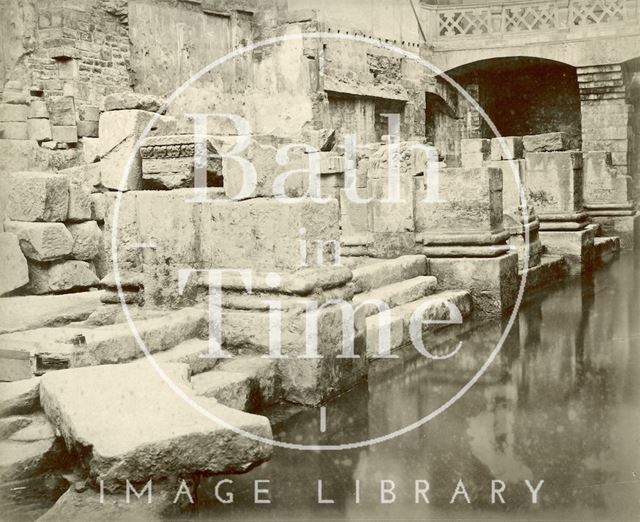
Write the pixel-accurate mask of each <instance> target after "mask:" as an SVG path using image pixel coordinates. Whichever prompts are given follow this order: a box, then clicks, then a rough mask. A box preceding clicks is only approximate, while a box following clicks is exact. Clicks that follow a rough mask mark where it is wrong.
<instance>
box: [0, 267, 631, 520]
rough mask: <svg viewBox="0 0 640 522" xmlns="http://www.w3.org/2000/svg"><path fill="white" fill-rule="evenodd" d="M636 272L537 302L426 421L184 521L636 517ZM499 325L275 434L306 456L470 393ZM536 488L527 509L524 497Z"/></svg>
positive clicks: (289, 453) (284, 469)
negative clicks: (303, 447)
mask: <svg viewBox="0 0 640 522" xmlns="http://www.w3.org/2000/svg"><path fill="white" fill-rule="evenodd" d="M639 269H640V256H638V255H636V256H635V257H634V256H631V255H625V256H622V257H621V258H620V259H619V260H617V261H615V262H614V263H613V264H611V265H610V266H608V267H606V268H603V269H602V270H600V271H599V272H597V273H596V274H595V275H594V277H593V278H592V279H584V280H580V279H578V280H574V281H572V282H570V283H568V284H566V285H563V286H562V287H560V288H557V289H553V290H548V291H545V292H540V295H539V296H538V297H534V298H531V299H529V300H528V302H527V303H526V304H525V305H524V306H522V307H521V309H520V310H519V312H518V314H517V317H516V320H515V322H514V324H513V327H512V328H511V330H510V332H509V334H508V336H507V337H506V340H505V342H504V345H503V347H502V349H501V350H500V351H499V353H498V354H497V357H496V358H495V360H494V361H493V362H492V364H491V365H490V366H489V367H488V369H487V371H486V372H485V373H484V374H483V375H482V377H481V378H480V379H479V380H478V381H477V382H476V383H475V384H474V385H473V386H472V387H471V388H470V389H469V390H468V391H467V392H466V393H465V394H464V395H463V396H462V397H461V398H460V399H459V400H457V401H456V402H455V403H453V404H452V405H451V406H450V407H448V408H447V409H446V410H444V411H443V412H442V413H440V414H439V415H437V416H436V417H434V418H433V419H432V420H430V421H429V422H427V423H426V424H424V425H422V426H420V427H417V428H416V429H413V430H411V431H409V432H408V433H405V434H404V435H402V436H398V437H395V438H392V439H391V440H387V441H385V442H380V443H378V444H375V445H372V446H363V447H359V448H355V449H345V450H342V451H330V452H327V451H322V452H320V451H296V450H292V449H282V448H276V450H275V452H274V455H273V458H272V459H271V461H269V462H267V463H265V464H263V465H261V466H259V467H257V468H255V469H253V470H252V471H250V472H248V473H246V474H244V475H235V476H229V477H210V478H207V479H205V480H203V481H202V482H201V484H200V487H199V489H198V502H197V508H196V510H195V512H194V513H191V514H190V515H187V516H188V517H189V518H194V517H195V518H196V519H198V520H236V521H241V520H242V521H245V520H278V521H282V520H300V519H318V520H352V521H356V520H442V521H444V520H446V521H450V520H545V521H551V520H562V521H563V522H568V521H572V520H580V521H587V520H616V521H623V520H629V521H631V520H633V521H637V520H640V314H639V313H638V312H639V311H640V271H639ZM505 323H506V321H504V322H502V323H500V322H497V323H486V324H480V325H475V326H476V328H474V329H471V330H469V331H467V332H466V333H464V334H462V335H460V336H459V337H454V336H452V338H451V339H450V340H449V341H447V342H445V343H444V344H443V345H442V346H440V347H439V348H438V350H439V353H444V352H446V351H447V350H450V349H452V348H453V347H455V346H456V345H457V343H458V342H460V341H462V343H463V344H462V347H461V348H460V351H459V352H458V353H457V354H456V355H455V356H454V357H452V358H450V359H446V360H438V361H435V360H432V359H426V358H424V357H422V356H419V355H418V354H417V352H416V351H415V350H414V349H413V348H411V347H408V348H407V349H405V350H403V351H402V353H401V354H400V355H401V357H399V358H398V359H395V360H387V361H380V362H378V363H375V364H373V365H372V367H371V369H370V375H369V379H368V381H367V382H366V383H363V384H361V385H360V386H358V387H357V388H355V389H353V390H351V391H350V392H348V393H346V394H344V395H342V396H341V397H338V398H336V399H335V400H333V401H332V402H330V403H328V404H326V405H325V407H326V410H325V415H326V423H325V426H324V428H325V429H324V431H322V429H321V428H323V426H322V425H321V413H320V410H319V409H300V408H298V409H297V410H295V411H294V413H293V414H289V415H284V416H283V420H281V421H278V422H277V423H275V425H274V434H275V436H276V438H277V439H278V440H281V441H287V442H295V443H297V444H344V443H353V442H358V441H362V440H365V439H371V438H376V437H380V436H384V435H386V434H388V433H391V432H393V431H396V430H399V429H402V428H404V427H405V426H408V425H410V424H412V423H414V422H416V421H417V420H419V419H421V418H423V417H424V416H426V415H429V414H430V413H432V412H434V411H435V410H437V409H438V408H440V407H441V406H442V405H443V404H445V403H446V402H447V401H449V400H450V399H451V397H453V396H454V395H455V394H456V393H458V391H459V390H460V389H461V388H463V387H464V386H465V385H466V383H468V382H469V380H470V379H471V378H472V377H473V376H474V375H475V374H476V373H477V371H478V369H479V368H480V367H481V366H482V365H483V364H484V363H485V361H486V360H487V357H488V355H489V354H490V353H491V352H492V351H493V350H494V349H495V346H496V342H497V341H498V339H499V338H500V337H501V335H502V333H503V329H504V327H505ZM285 413H287V412H285ZM289 413H291V412H289ZM267 481H268V482H267ZM319 481H322V497H321V499H322V500H323V502H322V503H321V502H319V492H318V483H319ZM492 481H500V482H492ZM527 481H528V482H527ZM540 481H544V482H542V484H541V485H540V488H539V490H538V493H537V498H536V502H534V501H533V497H532V492H531V488H533V489H535V488H536V486H538V485H539V484H540ZM427 484H428V486H427ZM54 486H55V485H54ZM216 486H218V496H217V497H216V495H215V492H216ZM381 487H382V488H384V490H385V491H384V493H383V494H382V495H381ZM427 488H428V489H427ZM58 489H60V488H57V487H49V488H48V490H47V491H48V493H46V494H45V493H43V494H41V495H39V496H38V495H36V496H34V495H30V496H29V495H21V494H20V491H17V492H15V494H13V495H11V498H9V499H8V500H6V499H5V501H3V509H4V512H5V514H7V513H10V514H12V515H14V514H15V515H16V517H18V516H19V518H20V519H24V520H34V519H35V518H37V516H38V515H39V514H41V513H42V512H43V511H44V510H46V508H47V507H48V506H49V505H51V503H53V501H54V500H53V498H52V497H53V496H54V494H60V492H61V491H62V490H63V488H62V489H60V492H58ZM256 489H258V490H262V491H259V492H258V494H257V498H258V499H259V500H262V501H263V502H262V503H256ZM492 490H493V495H492ZM416 491H417V494H416ZM498 493H500V494H498ZM221 500H222V501H225V502H226V503H224V502H222V501H221ZM427 500H428V502H427ZM265 501H269V503H266V502H265ZM0 518H2V517H0ZM11 518H12V519H13V516H12V517H11Z"/></svg>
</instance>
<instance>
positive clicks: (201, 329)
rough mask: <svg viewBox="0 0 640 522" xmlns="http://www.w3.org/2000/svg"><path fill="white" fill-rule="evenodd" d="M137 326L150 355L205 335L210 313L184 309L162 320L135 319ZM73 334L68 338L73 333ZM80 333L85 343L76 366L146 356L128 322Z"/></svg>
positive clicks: (159, 318) (197, 309) (152, 318)
mask: <svg viewBox="0 0 640 522" xmlns="http://www.w3.org/2000/svg"><path fill="white" fill-rule="evenodd" d="M135 327H136V330H137V332H138V334H139V335H140V338H141V339H142V340H143V341H144V343H145V345H146V347H147V349H148V350H149V351H150V352H151V353H156V352H162V351H164V350H169V349H170V348H174V347H177V346H178V345H179V344H180V343H182V342H183V341H185V340H187V339H192V338H196V337H202V336H203V335H205V334H206V332H207V310H206V309H204V308H183V309H181V310H176V311H172V312H168V313H166V314H164V315H162V316H160V317H153V316H152V317H151V318H149V319H136V320H135ZM70 333H71V335H70V336H69V339H70V338H71V337H72V336H73V333H74V332H73V331H72V332H70ZM80 333H81V334H82V335H83V337H84V342H83V343H82V344H80V345H78V347H77V349H76V351H75V354H74V360H73V364H74V366H88V365H98V364H113V363H120V362H125V361H130V360H132V359H136V358H139V357H142V356H143V355H144V354H143V352H142V350H141V349H140V347H139V346H138V344H137V343H136V339H135V338H134V336H133V333H132V332H131V329H130V327H129V324H128V323H126V322H123V323H118V324H113V325H105V326H101V327H98V328H92V329H91V328H88V329H83V330H82V331H81V332H80ZM65 341H67V340H66V339H65ZM67 342H68V341H67Z"/></svg>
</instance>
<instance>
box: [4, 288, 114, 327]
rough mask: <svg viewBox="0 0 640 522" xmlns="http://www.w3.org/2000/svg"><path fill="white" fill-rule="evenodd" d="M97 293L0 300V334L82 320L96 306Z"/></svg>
mask: <svg viewBox="0 0 640 522" xmlns="http://www.w3.org/2000/svg"><path fill="white" fill-rule="evenodd" d="M100 295H101V292H80V293H75V294H61V295H41V296H16V297H4V298H2V299H0V334H4V333H11V332H17V331H20V330H29V329H32V328H41V327H45V326H61V325H64V324H67V323H70V322H73V321H82V320H84V319H86V318H87V317H89V315H91V313H92V312H94V311H95V310H97V309H98V308H99V307H100Z"/></svg>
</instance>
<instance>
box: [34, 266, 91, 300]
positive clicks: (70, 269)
mask: <svg viewBox="0 0 640 522" xmlns="http://www.w3.org/2000/svg"><path fill="white" fill-rule="evenodd" d="M98 283H99V280H98V277H97V276H96V273H95V272H94V271H93V268H92V267H91V265H90V264H89V263H86V262H84V261H75V260H74V261H56V262H53V263H38V262H32V263H29V285H28V287H27V289H28V290H29V292H31V293H33V294H49V293H59V292H67V291H70V290H82V289H86V288H90V287H92V286H97V285H98Z"/></svg>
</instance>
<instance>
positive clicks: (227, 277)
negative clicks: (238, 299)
mask: <svg viewBox="0 0 640 522" xmlns="http://www.w3.org/2000/svg"><path fill="white" fill-rule="evenodd" d="M273 272H275V273H277V274H279V275H280V276H281V281H280V284H279V285H278V286H276V287H275V288H274V287H273V286H271V285H269V284H268V280H269V278H268V274H269V272H255V271H251V291H252V292H254V293H255V292H267V293H273V294H278V293H280V294H295V295H309V294H311V293H312V292H313V291H314V290H328V289H331V288H336V287H340V286H344V285H345V284H347V283H348V282H350V281H351V279H352V278H353V274H352V272H351V270H349V269H348V268H347V267H346V266H341V265H333V266H323V267H309V268H302V269H300V270H297V271H295V272H285V273H281V272H279V271H278V270H277V269H274V270H273ZM199 284H200V285H201V286H202V285H205V286H206V285H208V281H207V279H206V277H205V278H201V279H200V283H199ZM222 289H223V290H226V291H229V290H231V291H238V292H242V293H244V292H246V287H245V284H244V281H243V279H242V277H241V276H240V274H239V273H237V272H229V273H224V274H223V277H222Z"/></svg>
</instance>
